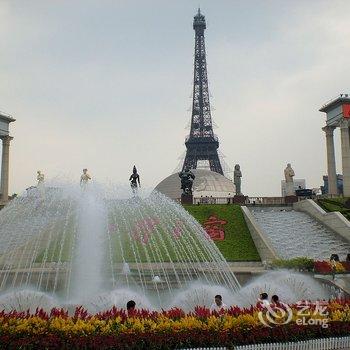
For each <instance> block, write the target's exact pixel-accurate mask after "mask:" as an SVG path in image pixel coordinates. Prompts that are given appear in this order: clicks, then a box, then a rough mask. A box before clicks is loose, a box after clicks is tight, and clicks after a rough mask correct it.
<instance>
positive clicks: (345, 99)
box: [319, 94, 350, 113]
mask: <svg viewBox="0 0 350 350" xmlns="http://www.w3.org/2000/svg"><path fill="white" fill-rule="evenodd" d="M344 103H350V97H349V96H348V94H341V95H340V96H338V97H336V98H335V99H333V100H331V101H329V102H327V103H326V104H324V105H323V106H322V107H321V108H320V109H319V111H320V112H325V113H328V112H329V111H330V110H332V109H334V108H336V107H338V106H340V105H342V104H344Z"/></svg>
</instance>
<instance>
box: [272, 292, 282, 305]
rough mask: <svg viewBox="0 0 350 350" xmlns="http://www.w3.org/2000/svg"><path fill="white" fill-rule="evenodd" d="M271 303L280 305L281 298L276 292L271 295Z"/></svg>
mask: <svg viewBox="0 0 350 350" xmlns="http://www.w3.org/2000/svg"><path fill="white" fill-rule="evenodd" d="M271 305H272V306H279V305H280V299H279V297H278V295H276V294H274V295H273V296H272V297H271Z"/></svg>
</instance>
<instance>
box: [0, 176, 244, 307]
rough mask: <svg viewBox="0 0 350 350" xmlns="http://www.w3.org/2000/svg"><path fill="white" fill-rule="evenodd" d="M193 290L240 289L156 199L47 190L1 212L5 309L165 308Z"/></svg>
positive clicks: (189, 222) (190, 221)
mask: <svg viewBox="0 0 350 350" xmlns="http://www.w3.org/2000/svg"><path fill="white" fill-rule="evenodd" d="M84 188H85V187H84ZM123 192H124V193H123ZM194 281H196V282H197V283H201V284H202V285H206V286H217V285H220V286H224V287H226V288H227V289H228V290H231V291H237V290H238V289H239V287H240V286H239V283H238V282H237V279H236V277H235V276H234V274H233V273H232V272H231V271H230V268H229V266H228V264H227V262H226V261H225V259H224V258H223V256H222V254H221V253H220V251H219V250H218V248H217V247H216V245H215V244H214V243H213V241H212V240H211V239H210V237H209V236H208V235H207V234H206V232H205V231H204V230H203V228H202V227H201V226H200V225H199V224H198V223H197V222H196V220H195V219H194V218H193V217H192V216H191V215H189V214H188V213H187V211H186V210H184V209H183V208H182V207H181V206H180V205H178V204H176V203H175V202H173V201H171V200H170V199H168V198H167V197H165V196H163V195H161V194H159V193H156V192H153V193H151V194H149V193H139V194H138V195H137V196H131V194H130V190H129V189H127V190H124V191H123V189H122V188H120V187H118V188H114V187H106V186H100V185H98V184H95V185H94V184H89V186H87V187H86V188H85V189H83V190H82V188H80V187H79V186H78V185H77V186H75V185H72V184H62V183H59V184H49V185H48V186H47V187H46V188H45V191H44V192H43V191H37V190H35V189H32V190H31V191H29V192H28V193H27V194H26V195H23V196H19V197H18V198H17V199H15V200H13V201H12V202H11V203H10V204H9V205H8V206H6V208H5V209H3V210H2V211H1V212H0V292H2V293H3V295H2V296H0V305H4V304H5V303H6V304H7V305H11V304H12V305H14V304H16V305H17V306H18V307H19V305H20V304H21V301H20V300H21V298H22V299H23V300H28V298H31V297H32V298H33V301H35V300H37V299H38V298H39V299H40V298H41V299H42V300H43V299H45V298H46V297H47V298H49V299H48V300H51V298H54V300H56V301H57V302H56V304H60V305H63V304H72V303H74V304H84V305H90V306H91V307H93V308H98V306H97V305H100V307H103V305H112V304H118V305H119V304H120V305H121V304H125V302H126V301H127V300H126V299H127V298H137V299H138V300H139V304H140V305H145V306H150V305H152V306H153V307H154V308H159V307H166V306H168V305H173V303H172V300H174V298H176V296H177V294H178V291H184V290H186V288H188V287H189V286H190V285H191V284H193V282H194ZM36 292H37V293H39V294H38V296H37V297H36V298H34V297H33V293H36ZM43 293H44V294H43ZM11 297H12V301H11ZM1 303H2V304H1ZM22 304H23V305H24V304H26V305H27V304H28V303H22ZM34 304H35V302H34Z"/></svg>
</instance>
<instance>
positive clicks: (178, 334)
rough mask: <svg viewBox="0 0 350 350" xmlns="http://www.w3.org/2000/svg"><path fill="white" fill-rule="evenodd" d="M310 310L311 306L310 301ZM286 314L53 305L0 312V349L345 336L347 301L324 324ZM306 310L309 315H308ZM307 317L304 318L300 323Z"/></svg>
mask: <svg viewBox="0 0 350 350" xmlns="http://www.w3.org/2000/svg"><path fill="white" fill-rule="evenodd" d="M312 305H313V306H311V311H312V310H313V311H316V308H317V306H315V304H312ZM291 310H292V314H291V315H292V317H291V320H290V321H289V322H288V323H287V324H281V323H285V322H284V321H283V320H282V321H281V322H280V324H278V322H277V324H274V325H272V326H271V327H270V326H265V325H263V324H262V322H261V321H260V318H259V312H260V313H261V312H262V309H260V308H257V307H251V308H249V309H240V308H237V307H231V308H230V309H229V310H227V311H226V312H224V313H222V314H217V313H210V311H209V310H208V309H205V308H200V307H198V308H197V309H196V311H195V312H192V313H188V314H185V313H184V312H183V311H182V310H180V309H171V310H168V311H162V312H151V311H147V310H140V311H137V312H134V313H133V314H132V315H129V317H128V316H127V314H126V312H125V311H123V310H118V309H115V308H113V309H111V310H109V311H106V312H103V313H99V314H96V315H90V314H88V313H87V312H86V311H85V310H84V309H82V308H77V310H76V312H75V314H74V315H72V316H69V315H68V313H67V311H65V310H58V309H53V310H52V311H51V312H50V313H49V314H48V313H45V312H43V311H42V310H38V311H37V312H36V313H35V314H33V315H31V314H29V313H28V312H27V313H25V312H22V313H20V312H11V313H5V312H1V313H0V348H1V349H18V348H21V349H81V348H85V349H129V350H130V349H175V348H186V347H203V346H226V347H228V348H232V346H234V345H239V344H255V343H264V342H285V341H297V340H305V339H314V338H324V337H334V336H343V335H349V334H350V302H346V301H342V302H341V301H333V302H330V303H328V304H327V316H322V315H320V316H318V318H323V317H327V320H328V324H327V327H326V328H325V327H322V326H321V325H316V324H314V322H313V323H310V324H308V325H301V324H300V323H298V322H297V320H298V318H299V317H300V316H299V311H300V309H299V308H298V306H297V305H292V306H291ZM311 314H312V313H311ZM310 317H312V316H309V318H306V321H307V320H308V319H310Z"/></svg>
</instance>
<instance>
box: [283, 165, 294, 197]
mask: <svg viewBox="0 0 350 350" xmlns="http://www.w3.org/2000/svg"><path fill="white" fill-rule="evenodd" d="M294 176H295V173H294V170H293V169H292V166H291V164H290V163H288V164H287V167H286V168H285V169H284V177H285V180H286V196H295V191H294V182H293V177H294Z"/></svg>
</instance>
